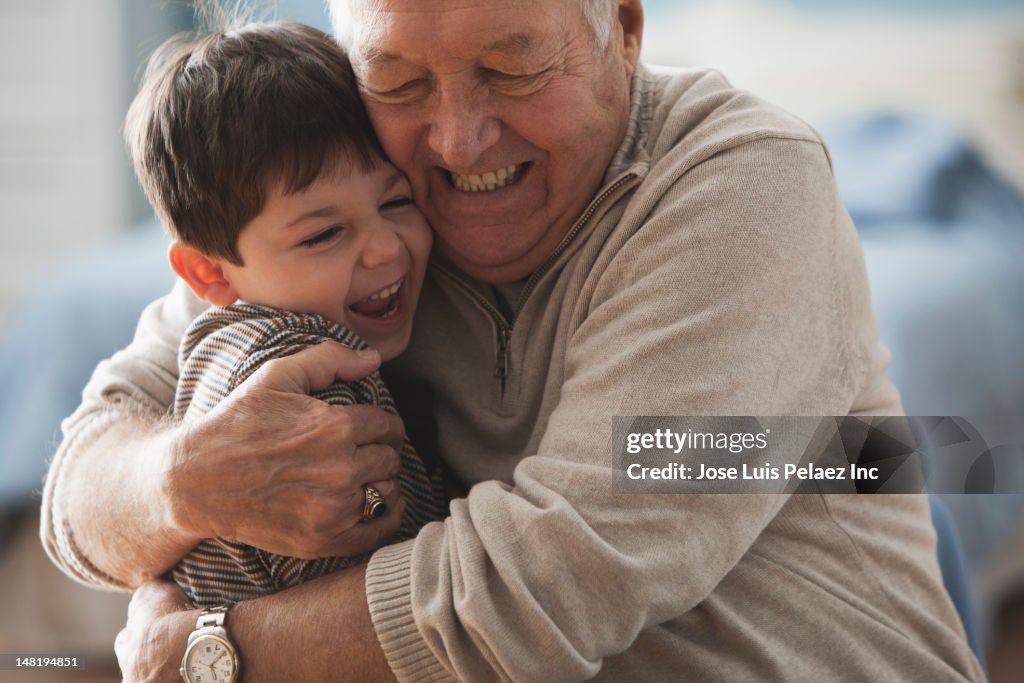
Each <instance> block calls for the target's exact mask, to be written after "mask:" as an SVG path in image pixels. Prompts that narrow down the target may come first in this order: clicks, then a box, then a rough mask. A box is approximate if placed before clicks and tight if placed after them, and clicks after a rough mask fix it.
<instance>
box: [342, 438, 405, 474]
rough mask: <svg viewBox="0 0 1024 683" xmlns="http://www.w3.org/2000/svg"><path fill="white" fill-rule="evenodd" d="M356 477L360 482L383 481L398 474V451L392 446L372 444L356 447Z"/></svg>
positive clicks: (354, 462) (354, 460)
mask: <svg viewBox="0 0 1024 683" xmlns="http://www.w3.org/2000/svg"><path fill="white" fill-rule="evenodd" d="M352 460H353V464H354V466H355V475H354V477H353V478H354V479H355V480H356V481H359V482H367V481H383V480H385V479H394V478H395V477H397V476H398V470H399V469H400V463H399V459H398V452H397V451H395V449H394V448H391V446H385V445H383V444H370V445H369V446H359V447H358V448H356V452H355V456H354V457H353V459H352Z"/></svg>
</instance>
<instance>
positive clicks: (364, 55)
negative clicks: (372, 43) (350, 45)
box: [352, 47, 401, 66]
mask: <svg viewBox="0 0 1024 683" xmlns="http://www.w3.org/2000/svg"><path fill="white" fill-rule="evenodd" d="M352 60H353V61H358V62H359V64H360V65H361V66H379V65H381V64H391V63H393V62H398V61H401V57H399V56H398V55H396V54H392V53H390V52H384V51H383V50H378V49H377V48H373V47H371V48H369V49H368V50H366V51H365V52H363V51H360V52H358V53H355V54H353V55H352Z"/></svg>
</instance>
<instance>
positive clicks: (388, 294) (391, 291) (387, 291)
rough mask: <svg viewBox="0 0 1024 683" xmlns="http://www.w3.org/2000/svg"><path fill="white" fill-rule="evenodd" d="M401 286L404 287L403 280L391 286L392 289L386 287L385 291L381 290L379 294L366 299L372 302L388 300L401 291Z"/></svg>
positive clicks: (376, 293) (375, 293)
mask: <svg viewBox="0 0 1024 683" xmlns="http://www.w3.org/2000/svg"><path fill="white" fill-rule="evenodd" d="M401 286H402V282H401V280H399V281H398V282H396V283H395V284H393V285H391V286H390V287H385V288H384V289H382V290H380V291H379V292H374V293H373V294H371V295H370V296H368V297H366V298H367V299H369V300H370V301H377V300H378V299H387V298H388V297H392V296H394V295H395V294H397V293H398V290H399V288H400V287H401Z"/></svg>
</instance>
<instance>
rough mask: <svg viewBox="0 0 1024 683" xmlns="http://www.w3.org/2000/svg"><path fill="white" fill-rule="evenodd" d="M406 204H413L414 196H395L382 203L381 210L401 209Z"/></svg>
mask: <svg viewBox="0 0 1024 683" xmlns="http://www.w3.org/2000/svg"><path fill="white" fill-rule="evenodd" d="M406 206H412V197H395V198H394V199H389V200H388V201H386V202H384V203H383V204H381V206H380V208H381V211H386V210H388V209H401V208H404V207H406Z"/></svg>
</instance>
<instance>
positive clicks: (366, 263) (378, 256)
mask: <svg viewBox="0 0 1024 683" xmlns="http://www.w3.org/2000/svg"><path fill="white" fill-rule="evenodd" d="M401 252H402V240H400V239H399V238H398V235H397V234H395V232H394V230H390V229H387V228H378V229H376V230H372V231H371V232H370V233H369V234H368V235H367V237H366V242H365V243H364V244H363V250H362V253H361V254H360V262H361V263H362V265H363V267H364V268H377V267H379V266H383V265H386V264H388V263H391V262H392V261H394V260H395V259H396V258H398V255H399V254H400V253H401Z"/></svg>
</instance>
